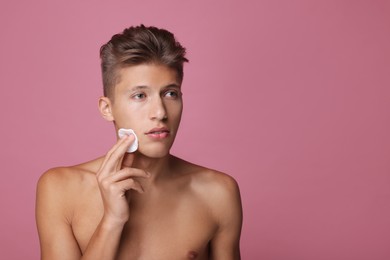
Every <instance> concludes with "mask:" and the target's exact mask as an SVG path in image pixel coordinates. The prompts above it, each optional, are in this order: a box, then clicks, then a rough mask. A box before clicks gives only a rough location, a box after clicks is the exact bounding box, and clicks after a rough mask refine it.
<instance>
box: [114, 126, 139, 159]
mask: <svg viewBox="0 0 390 260" xmlns="http://www.w3.org/2000/svg"><path fill="white" fill-rule="evenodd" d="M125 135H134V138H135V139H134V142H133V143H132V144H131V145H130V147H129V149H128V150H127V152H128V153H133V152H135V151H137V149H138V137H137V135H136V134H135V133H134V131H133V129H125V128H121V129H119V130H118V136H119V138H122V137H123V136H125Z"/></svg>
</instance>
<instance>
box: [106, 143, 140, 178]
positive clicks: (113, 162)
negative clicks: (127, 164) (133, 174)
mask: <svg viewBox="0 0 390 260" xmlns="http://www.w3.org/2000/svg"><path fill="white" fill-rule="evenodd" d="M134 139H135V138H134V136H124V137H123V138H121V139H120V140H119V141H118V143H117V144H116V145H115V146H114V147H113V149H111V150H110V152H109V153H107V155H106V158H105V161H104V162H103V164H102V168H101V169H100V171H101V173H102V174H103V175H107V174H109V173H110V172H113V171H116V169H117V165H120V164H121V163H122V158H123V156H124V155H125V153H126V151H127V149H128V148H129V147H130V145H131V143H132V142H134Z"/></svg>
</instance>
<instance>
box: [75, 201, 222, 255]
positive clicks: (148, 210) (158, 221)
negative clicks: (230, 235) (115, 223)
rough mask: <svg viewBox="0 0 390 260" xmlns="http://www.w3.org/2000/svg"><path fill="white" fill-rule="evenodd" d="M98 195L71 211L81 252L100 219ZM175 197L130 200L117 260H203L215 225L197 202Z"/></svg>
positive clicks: (208, 212) (202, 206) (206, 211)
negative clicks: (127, 219)
mask: <svg viewBox="0 0 390 260" xmlns="http://www.w3.org/2000/svg"><path fill="white" fill-rule="evenodd" d="M98 195H99V196H96V194H89V196H88V197H87V198H88V200H85V201H82V200H80V201H79V203H78V204H79V205H78V207H76V208H75V211H74V218H73V221H72V229H73V232H74V235H75V238H76V240H77V241H78V243H79V246H80V249H81V251H85V249H86V247H87V245H88V242H89V240H90V238H91V237H92V235H93V233H94V231H95V229H96V227H97V226H98V225H99V222H100V220H101V218H102V216H103V209H104V208H103V204H102V201H101V198H100V194H98ZM179 195H180V194H177V195H176V196H172V194H166V195H159V196H155V197H153V196H151V197H149V198H148V197H146V198H144V197H141V196H142V195H140V196H139V197H137V198H135V197H134V198H132V199H130V204H129V207H130V219H129V221H128V222H127V223H126V225H125V227H124V229H123V232H122V237H121V241H120V247H119V250H118V259H148V260H152V259H207V255H208V245H209V242H210V240H211V239H212V237H213V235H214V233H215V230H216V224H215V221H214V220H213V218H212V216H211V215H210V210H209V209H208V208H207V206H206V205H205V204H204V203H203V202H202V201H201V200H199V199H197V198H196V197H194V196H191V195H190V194H181V196H179ZM91 198H93V199H91Z"/></svg>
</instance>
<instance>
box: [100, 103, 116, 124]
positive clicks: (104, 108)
mask: <svg viewBox="0 0 390 260" xmlns="http://www.w3.org/2000/svg"><path fill="white" fill-rule="evenodd" d="M99 111H100V114H101V115H102V117H103V118H104V119H106V120H107V121H114V116H113V115H112V109H111V100H110V99H109V98H108V97H100V98H99Z"/></svg>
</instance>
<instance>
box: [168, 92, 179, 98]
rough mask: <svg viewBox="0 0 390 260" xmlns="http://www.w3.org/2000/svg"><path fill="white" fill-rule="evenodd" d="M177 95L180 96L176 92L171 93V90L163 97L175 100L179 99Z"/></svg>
mask: <svg viewBox="0 0 390 260" xmlns="http://www.w3.org/2000/svg"><path fill="white" fill-rule="evenodd" d="M179 95H180V94H179V93H178V92H177V91H173V90H170V91H167V92H165V96H166V97H170V98H177V97H179Z"/></svg>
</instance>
